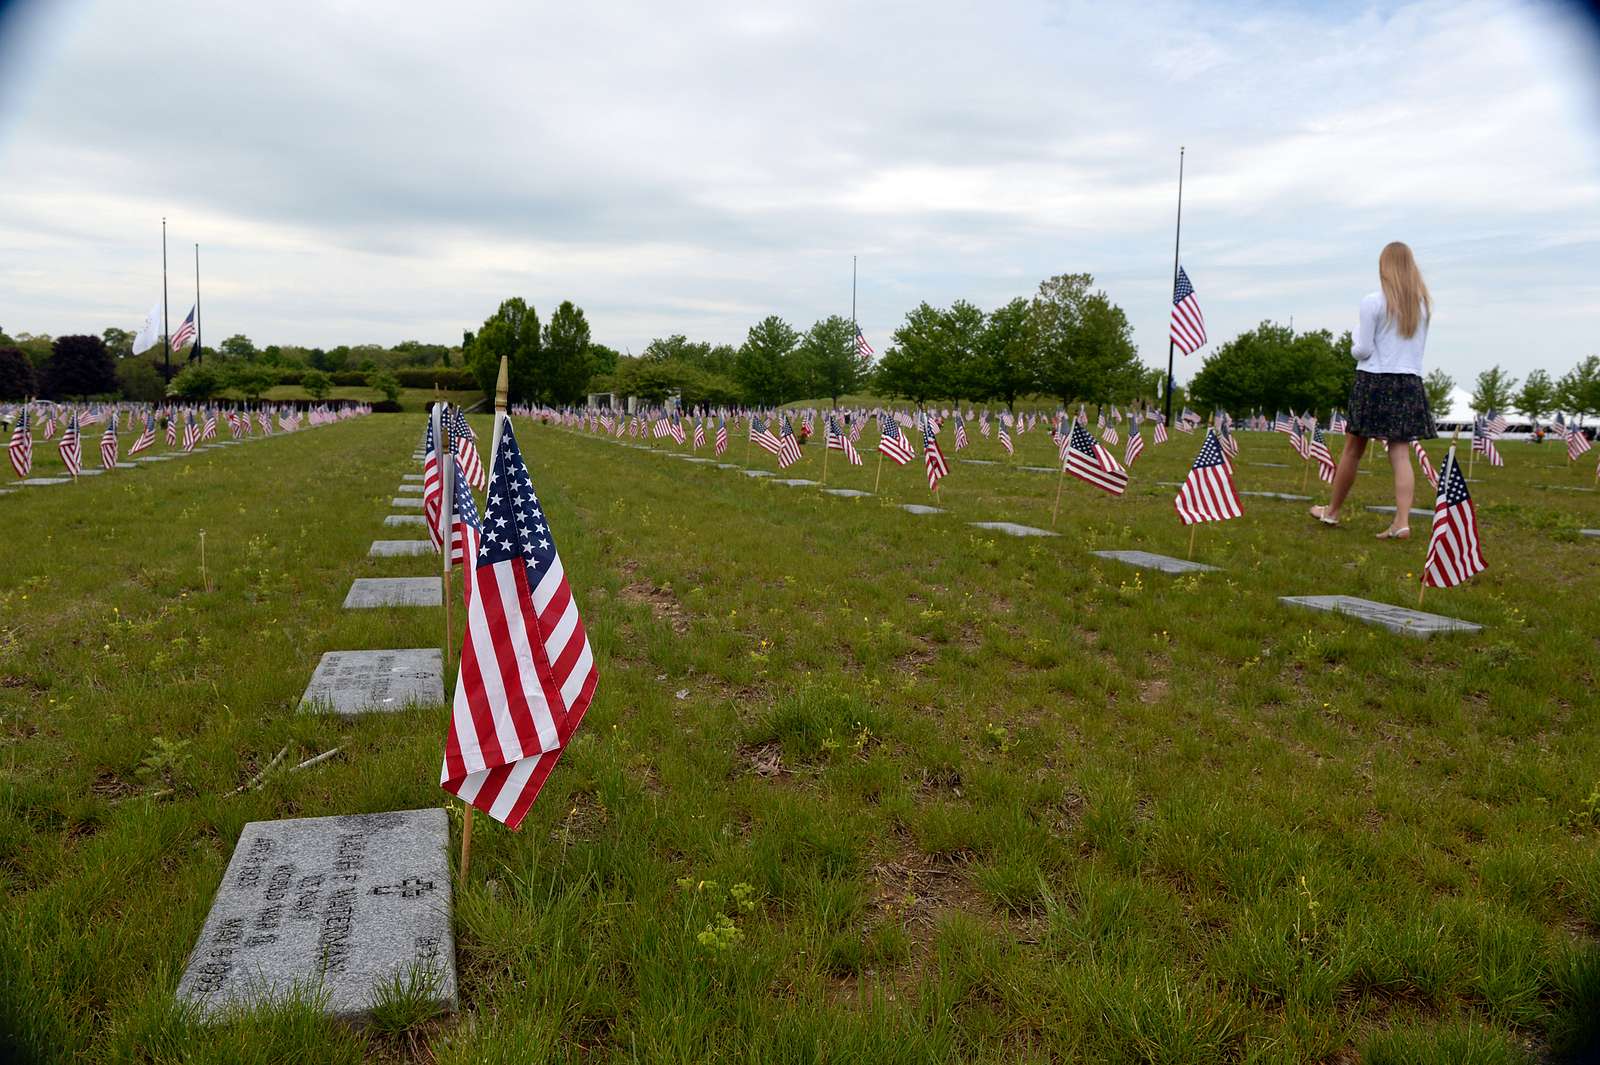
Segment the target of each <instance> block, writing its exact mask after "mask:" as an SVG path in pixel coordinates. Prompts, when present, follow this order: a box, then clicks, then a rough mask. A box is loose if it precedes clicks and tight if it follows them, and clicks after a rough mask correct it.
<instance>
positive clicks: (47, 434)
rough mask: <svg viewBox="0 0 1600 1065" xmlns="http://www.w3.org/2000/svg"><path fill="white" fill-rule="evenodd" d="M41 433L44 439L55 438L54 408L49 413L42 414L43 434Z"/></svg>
mask: <svg viewBox="0 0 1600 1065" xmlns="http://www.w3.org/2000/svg"><path fill="white" fill-rule="evenodd" d="M43 435H44V438H45V439H46V440H53V439H55V435H56V412H55V411H54V410H51V411H50V412H49V413H47V414H46V415H45V416H44V434H43Z"/></svg>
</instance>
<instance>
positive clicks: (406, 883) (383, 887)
mask: <svg viewBox="0 0 1600 1065" xmlns="http://www.w3.org/2000/svg"><path fill="white" fill-rule="evenodd" d="M432 890H433V881H432V880H421V879H419V878H417V877H414V876H408V877H406V878H405V879H404V880H402V881H400V883H398V884H380V885H379V886H377V887H375V888H373V889H372V893H373V894H374V895H399V896H400V897H401V898H403V899H414V898H417V897H418V896H421V895H425V894H427V893H428V892H430V891H432Z"/></svg>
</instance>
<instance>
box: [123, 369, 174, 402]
mask: <svg viewBox="0 0 1600 1065" xmlns="http://www.w3.org/2000/svg"><path fill="white" fill-rule="evenodd" d="M117 387H118V389H119V390H121V392H122V398H123V399H131V400H133V401H134V402H135V403H159V402H160V401H161V397H163V396H165V395H166V394H167V384H166V382H165V381H163V380H162V379H161V371H159V370H157V369H156V368H155V367H154V366H153V365H151V363H150V361H149V360H148V359H123V360H122V361H121V362H119V363H117Z"/></svg>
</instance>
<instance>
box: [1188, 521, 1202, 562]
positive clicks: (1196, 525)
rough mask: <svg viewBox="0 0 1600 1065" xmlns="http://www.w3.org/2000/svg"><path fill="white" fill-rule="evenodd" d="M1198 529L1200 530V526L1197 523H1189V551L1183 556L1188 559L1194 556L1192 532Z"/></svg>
mask: <svg viewBox="0 0 1600 1065" xmlns="http://www.w3.org/2000/svg"><path fill="white" fill-rule="evenodd" d="M1199 531H1200V526H1199V524H1198V523H1195V524H1191V525H1190V526H1189V553H1188V554H1187V555H1186V556H1184V557H1185V558H1190V559H1192V558H1194V534H1195V533H1197V532H1199Z"/></svg>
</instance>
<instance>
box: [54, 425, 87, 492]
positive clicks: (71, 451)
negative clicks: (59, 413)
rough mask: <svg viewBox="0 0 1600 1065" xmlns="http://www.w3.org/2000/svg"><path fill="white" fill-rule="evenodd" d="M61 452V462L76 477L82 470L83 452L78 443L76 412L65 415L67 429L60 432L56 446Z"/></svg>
mask: <svg viewBox="0 0 1600 1065" xmlns="http://www.w3.org/2000/svg"><path fill="white" fill-rule="evenodd" d="M56 449H57V450H58V451H60V452H61V461H62V462H63V463H65V464H66V467H67V472H68V473H70V474H72V476H74V477H76V476H78V471H79V470H81V469H83V452H82V450H81V449H80V447H79V443H78V412H77V411H76V410H73V412H72V413H71V414H69V415H67V427H66V428H65V429H63V430H61V443H59V444H57V445H56Z"/></svg>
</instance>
